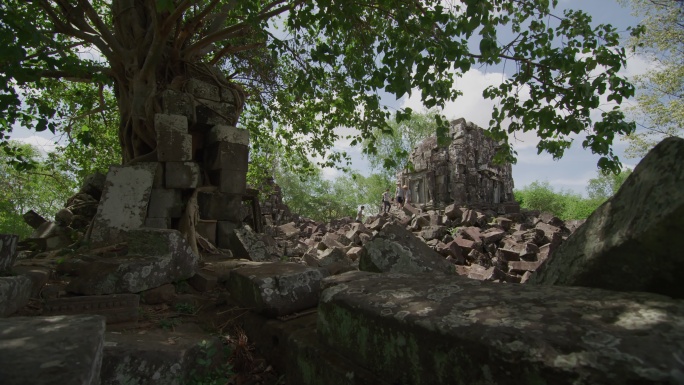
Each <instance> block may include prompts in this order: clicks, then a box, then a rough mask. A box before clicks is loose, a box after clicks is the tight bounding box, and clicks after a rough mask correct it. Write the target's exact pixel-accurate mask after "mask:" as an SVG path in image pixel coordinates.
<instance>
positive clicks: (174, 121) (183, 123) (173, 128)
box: [154, 114, 188, 138]
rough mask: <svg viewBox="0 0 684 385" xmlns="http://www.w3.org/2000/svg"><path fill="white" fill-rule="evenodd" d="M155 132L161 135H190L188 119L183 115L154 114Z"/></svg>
mask: <svg viewBox="0 0 684 385" xmlns="http://www.w3.org/2000/svg"><path fill="white" fill-rule="evenodd" d="M154 130H155V131H156V132H157V138H159V133H160V132H161V133H164V134H166V133H168V132H176V133H179V134H187V133H188V119H187V118H186V117H185V116H183V115H173V114H154Z"/></svg>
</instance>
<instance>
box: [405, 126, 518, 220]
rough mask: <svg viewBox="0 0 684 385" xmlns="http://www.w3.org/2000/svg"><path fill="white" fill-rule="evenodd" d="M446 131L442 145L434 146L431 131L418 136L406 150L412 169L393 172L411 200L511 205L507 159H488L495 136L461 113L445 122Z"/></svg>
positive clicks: (437, 204) (494, 147)
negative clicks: (409, 150) (497, 161)
mask: <svg viewBox="0 0 684 385" xmlns="http://www.w3.org/2000/svg"><path fill="white" fill-rule="evenodd" d="M449 135H450V137H451V142H450V143H449V144H448V145H447V146H439V145H438V144H437V138H436V137H435V136H432V137H429V138H427V139H425V140H424V141H423V142H421V143H420V144H419V145H418V146H417V147H416V148H415V149H414V150H413V152H412V153H411V155H410V159H409V160H410V162H411V164H412V166H413V167H412V169H411V170H410V171H409V170H404V171H403V172H402V173H400V174H399V181H400V182H401V183H402V185H404V184H405V185H408V186H409V189H410V190H411V200H412V202H413V203H414V204H417V205H420V204H425V205H431V206H433V207H444V206H446V205H449V204H452V203H454V204H457V205H464V206H470V207H478V208H488V209H493V210H495V211H498V212H510V211H514V210H515V207H517V204H516V203H515V200H514V198H513V176H512V172H511V165H510V164H508V163H506V164H494V163H493V159H494V155H495V154H496V151H497V149H498V144H497V142H496V141H494V140H493V139H491V138H489V137H487V136H486V135H485V131H484V130H483V129H482V128H480V127H478V126H476V125H475V124H473V123H472V122H466V120H465V119H463V118H461V119H457V120H454V121H452V122H451V128H450V130H449Z"/></svg>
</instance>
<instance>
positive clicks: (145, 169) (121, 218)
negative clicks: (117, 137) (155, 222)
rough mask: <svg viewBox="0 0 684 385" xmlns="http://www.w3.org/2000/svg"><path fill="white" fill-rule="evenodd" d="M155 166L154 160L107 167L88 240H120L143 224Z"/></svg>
mask: <svg viewBox="0 0 684 385" xmlns="http://www.w3.org/2000/svg"><path fill="white" fill-rule="evenodd" d="M156 170H157V163H154V162H149V163H138V164H135V165H132V166H112V167H110V169H109V173H107V182H106V183H105V188H104V192H103V193H102V199H100V204H99V205H98V207H97V214H96V215H95V220H94V222H93V227H92V231H91V236H90V240H91V242H93V243H94V244H98V243H107V242H110V243H115V242H120V241H121V240H123V239H124V238H125V234H126V233H127V232H128V231H129V230H132V229H137V228H140V227H142V226H143V225H144V223H145V217H146V216H147V204H148V202H149V199H150V194H151V192H152V184H153V182H154V178H155V174H156ZM122 207H125V208H126V209H125V210H122V209H121V208H122Z"/></svg>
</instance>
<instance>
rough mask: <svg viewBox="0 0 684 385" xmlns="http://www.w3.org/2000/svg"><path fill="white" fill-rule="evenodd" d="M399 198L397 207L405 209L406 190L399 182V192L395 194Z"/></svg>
mask: <svg viewBox="0 0 684 385" xmlns="http://www.w3.org/2000/svg"><path fill="white" fill-rule="evenodd" d="M394 196H395V197H396V198H397V207H399V208H401V207H404V189H402V188H401V183H399V182H397V190H396V191H395V192H394Z"/></svg>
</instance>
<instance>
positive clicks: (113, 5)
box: [0, 0, 633, 169]
mask: <svg viewBox="0 0 684 385" xmlns="http://www.w3.org/2000/svg"><path fill="white" fill-rule="evenodd" d="M556 4H557V0H513V1H511V0H461V1H452V2H443V1H439V0H408V1H407V0H370V1H358V0H335V1H332V0H316V1H302V0H253V1H235V0H192V1H191V0H52V1H48V0H4V1H3V2H2V3H0V116H2V117H3V118H2V119H0V136H1V138H0V139H1V140H2V143H3V147H5V149H6V150H8V151H9V147H8V146H7V136H8V134H9V133H10V131H11V130H12V127H13V125H14V124H16V123H18V124H22V125H24V126H28V127H35V128H36V129H37V130H43V129H53V130H54V129H56V128H57V126H58V125H57V124H56V123H55V122H54V121H52V120H51V116H52V114H54V106H51V105H49V104H46V103H44V101H43V98H41V91H43V90H49V82H48V81H47V79H63V80H68V81H87V82H93V83H96V84H102V85H103V86H104V87H105V88H107V87H109V88H110V89H113V91H114V94H115V96H116V100H117V109H118V111H119V117H120V118H119V119H120V121H119V124H118V136H119V142H120V145H121V149H122V157H123V161H124V162H130V161H133V160H135V159H145V157H147V156H149V155H150V154H153V153H154V150H155V148H156V145H157V143H156V141H157V137H156V134H155V127H154V119H153V117H154V114H155V113H157V112H159V109H160V108H159V105H158V95H159V93H160V92H161V91H163V90H165V89H167V88H170V87H173V86H174V84H176V83H174V82H178V81H182V80H183V79H185V78H187V77H188V76H190V75H191V74H193V73H204V74H206V75H207V76H214V77H217V78H218V80H219V81H221V82H223V83H226V82H225V81H224V79H225V80H227V81H229V82H231V83H232V84H237V85H239V86H240V87H241V88H242V89H243V90H244V92H245V94H246V95H247V97H248V99H247V106H246V109H245V113H244V114H243V117H242V120H241V123H242V125H244V126H247V127H249V128H250V130H252V132H253V134H254V135H255V136H258V135H260V134H262V135H263V134H264V132H267V133H268V135H275V136H277V137H279V138H281V139H282V140H283V141H284V143H286V144H287V149H288V150H295V151H306V152H307V153H308V154H312V153H314V154H316V155H321V156H322V157H323V159H324V160H325V161H330V162H335V161H338V160H340V155H339V154H335V153H331V152H330V151H329V149H330V148H331V146H332V145H333V143H334V142H335V141H336V140H337V139H339V135H340V134H339V132H338V131H337V129H338V128H339V127H343V126H346V127H353V128H356V129H357V130H358V133H357V134H356V135H355V138H354V139H355V140H354V141H353V142H354V143H356V142H360V141H362V140H365V139H368V138H371V137H373V128H376V127H380V126H383V125H384V124H385V122H386V118H387V117H388V116H389V114H390V111H389V109H388V108H387V107H386V106H383V105H382V104H381V100H380V92H381V91H386V92H389V93H391V94H394V95H396V96H397V97H401V96H404V95H406V94H409V93H411V92H420V94H421V97H422V101H423V104H424V105H426V106H427V107H428V108H431V107H440V106H443V104H444V103H445V102H446V101H448V100H453V99H455V98H456V97H457V96H458V93H457V92H456V91H455V90H454V89H453V87H452V86H453V84H454V81H455V78H456V77H457V76H459V74H462V73H464V72H466V71H467V70H469V69H470V68H472V67H474V66H481V65H489V66H491V65H505V67H506V69H507V70H510V71H511V73H512V74H511V76H510V77H509V78H507V79H506V80H505V81H504V82H503V84H502V85H501V86H499V87H492V88H490V89H489V90H487V91H486V92H485V96H486V97H489V98H493V99H500V100H501V102H500V104H499V106H498V108H497V109H496V110H495V111H494V113H493V116H492V121H491V124H490V130H491V133H492V135H493V136H494V137H495V138H496V139H500V140H502V141H503V144H502V154H503V155H504V156H505V157H506V158H508V159H510V158H511V155H513V152H512V150H511V148H510V146H509V145H508V144H507V138H508V134H510V133H514V132H516V131H534V132H536V133H537V134H538V136H539V137H540V138H541V141H540V142H539V145H538V148H539V151H547V152H549V153H551V154H552V155H554V156H555V157H560V156H562V155H563V151H564V150H565V149H566V148H567V147H568V146H569V144H570V141H571V139H570V138H571V137H572V136H573V134H575V133H581V132H584V133H585V134H586V140H585V141H584V142H583V145H584V147H587V148H589V149H591V151H593V152H595V153H598V154H600V155H601V156H602V157H601V159H600V161H599V163H600V165H601V166H602V167H609V168H613V169H617V165H618V163H619V160H618V159H617V157H616V156H615V155H614V154H613V152H612V147H611V144H612V140H613V138H614V136H615V135H618V134H625V133H629V132H631V131H632V130H633V126H632V125H631V124H629V123H627V122H625V121H624V119H623V114H622V113H621V112H620V110H619V109H617V108H616V109H614V110H609V111H604V112H603V114H602V117H601V119H600V120H599V121H592V120H591V119H590V112H591V111H592V110H594V109H596V108H598V107H599V102H600V96H601V95H607V97H608V99H609V100H616V101H618V102H621V101H622V100H623V98H625V97H629V96H631V95H632V94H633V87H632V86H631V85H630V84H629V82H628V81H627V80H626V79H624V78H623V77H621V76H620V75H619V74H618V71H619V70H620V69H621V68H622V67H623V66H624V64H625V52H624V50H623V49H622V48H621V47H620V45H619V38H618V34H617V33H616V31H615V29H614V28H613V27H611V26H609V25H593V24H592V22H591V17H590V16H589V15H587V14H585V13H583V12H580V11H565V12H563V14H562V15H557V14H555V13H554V12H553V8H554V7H555V6H556ZM213 67H217V68H220V71H221V73H220V74H218V73H216V72H214V70H213V69H212V68H213ZM511 68H512V70H511ZM234 87H236V88H240V87H238V86H234ZM397 116H398V117H399V119H403V118H406V117H408V114H406V111H399V112H398V113H397ZM265 121H269V122H271V123H273V125H270V127H279V128H278V129H277V130H275V131H273V132H271V131H269V130H266V131H261V129H262V128H263V123H264V122H265Z"/></svg>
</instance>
